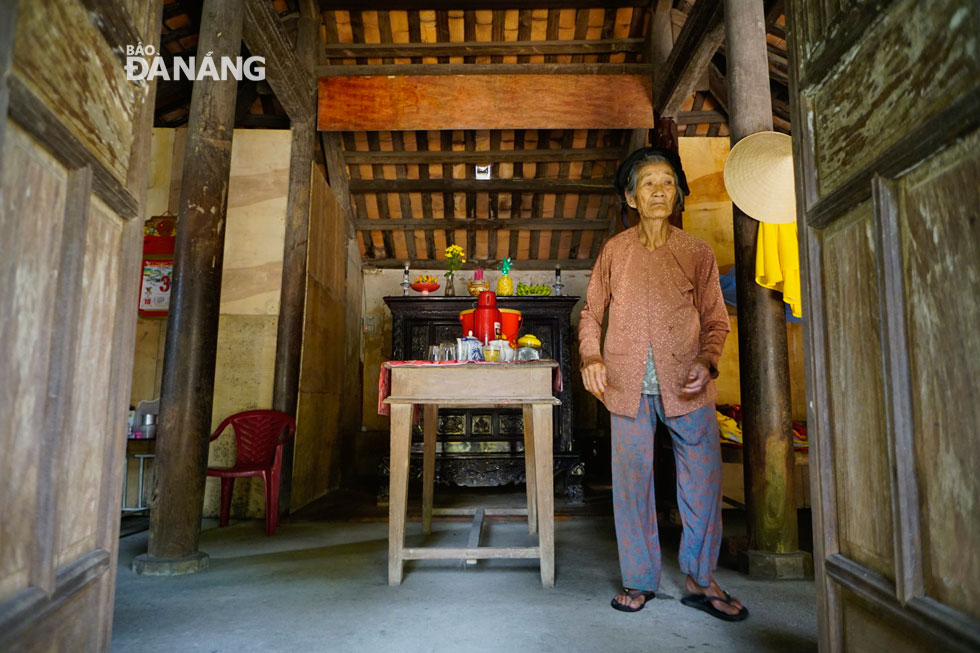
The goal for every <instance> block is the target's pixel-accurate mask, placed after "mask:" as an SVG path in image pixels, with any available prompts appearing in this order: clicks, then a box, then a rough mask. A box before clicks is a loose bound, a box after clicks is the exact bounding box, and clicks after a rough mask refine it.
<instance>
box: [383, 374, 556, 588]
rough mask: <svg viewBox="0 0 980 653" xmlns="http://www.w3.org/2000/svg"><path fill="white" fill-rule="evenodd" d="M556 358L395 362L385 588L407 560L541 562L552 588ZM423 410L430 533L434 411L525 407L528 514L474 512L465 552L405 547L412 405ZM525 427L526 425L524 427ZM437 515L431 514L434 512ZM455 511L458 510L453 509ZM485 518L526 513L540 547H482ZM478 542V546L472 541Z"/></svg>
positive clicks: (425, 525) (425, 514)
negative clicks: (497, 360) (489, 361)
mask: <svg viewBox="0 0 980 653" xmlns="http://www.w3.org/2000/svg"><path fill="white" fill-rule="evenodd" d="M557 366H558V363H556V362H555V361H525V362H519V363H494V364H482V365H481V364H475V363H471V364H464V365H425V364H418V365H411V364H409V365H392V364H390V363H385V367H386V368H387V369H389V370H390V374H391V393H390V394H389V396H388V398H387V399H385V403H386V404H388V405H389V406H390V407H391V486H390V496H389V519H388V584H389V585H399V584H400V583H401V581H402V569H403V565H404V562H405V560H432V559H437V560H476V559H488V558H539V559H540V561H541V584H542V585H544V586H545V587H552V586H554V584H555V535H554V521H555V520H554V516H555V507H554V467H553V465H554V462H553V459H552V441H553V437H554V434H553V420H552V410H553V407H554V406H556V405H558V404H560V401H559V400H558V399H556V398H555V397H554V396H553V395H552V383H553V381H552V377H553V375H554V370H555V368H556V367H557ZM415 405H421V406H422V408H423V432H424V444H423V473H422V484H423V486H422V488H423V489H422V531H423V533H424V534H426V535H428V534H430V533H431V532H432V515H433V509H432V495H433V485H434V482H435V456H436V416H437V413H438V408H439V406H440V405H441V406H457V407H461V406H463V407H470V406H480V407H500V406H514V405H521V406H523V408H524V424H525V429H524V461H525V463H524V464H525V474H526V479H527V509H526V510H523V509H522V510H506V511H502V510H495V511H493V512H492V513H491V512H490V511H484V510H482V509H474V510H473V511H472V512H473V513H474V514H475V515H476V520H475V523H474V530H475V532H476V534H477V536H476V537H475V538H473V537H471V539H470V542H469V546H467V547H465V548H446V547H414V548H408V547H406V546H405V516H406V510H407V497H408V468H409V451H410V448H411V440H412V417H413V412H414V406H415ZM528 424H529V425H530V428H527V425H528ZM438 512H439V511H436V513H437V514H438ZM456 514H459V511H456ZM485 514H497V515H500V514H520V515H527V521H528V530H529V531H530V533H531V534H532V535H533V534H535V533H537V535H538V546H530V547H486V546H479V526H480V525H481V522H482V518H483V516H484V515H485ZM474 540H475V541H474Z"/></svg>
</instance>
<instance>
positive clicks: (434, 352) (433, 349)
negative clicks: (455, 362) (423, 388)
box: [425, 345, 439, 363]
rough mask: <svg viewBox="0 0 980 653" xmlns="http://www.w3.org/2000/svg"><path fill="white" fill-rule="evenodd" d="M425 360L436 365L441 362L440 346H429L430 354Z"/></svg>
mask: <svg viewBox="0 0 980 653" xmlns="http://www.w3.org/2000/svg"><path fill="white" fill-rule="evenodd" d="M425 360H428V361H432V362H434V363H435V362H438V361H439V345H429V354H428V356H426V359H425Z"/></svg>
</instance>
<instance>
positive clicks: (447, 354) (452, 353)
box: [439, 342, 459, 361]
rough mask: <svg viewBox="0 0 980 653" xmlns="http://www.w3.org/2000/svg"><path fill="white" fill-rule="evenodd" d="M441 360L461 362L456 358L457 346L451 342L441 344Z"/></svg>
mask: <svg viewBox="0 0 980 653" xmlns="http://www.w3.org/2000/svg"><path fill="white" fill-rule="evenodd" d="M439 360H441V361H455V360H459V359H458V358H456V345H454V344H453V343H451V342H443V343H440V344H439Z"/></svg>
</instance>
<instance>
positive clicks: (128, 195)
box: [0, 0, 161, 651]
mask: <svg viewBox="0 0 980 653" xmlns="http://www.w3.org/2000/svg"><path fill="white" fill-rule="evenodd" d="M160 5H161V3H160V2H159V1H158V0H157V1H154V2H149V3H147V2H135V1H130V2H127V3H123V2H92V1H90V0H36V1H34V2H25V1H23V0H21V1H20V2H18V1H17V0H13V1H7V2H3V3H0V234H2V235H0V379H2V380H0V451H3V455H2V456H0V650H5V651H9V650H64V651H69V650H71V651H92V650H107V649H108V648H109V640H110V633H111V626H112V610H113V593H114V585H115V569H116V555H117V542H118V537H119V517H120V505H121V503H120V502H121V489H122V470H123V467H122V466H123V457H124V455H125V445H126V411H127V404H128V401H129V384H130V377H131V374H132V357H133V347H134V335H135V323H136V314H137V302H138V299H139V297H138V290H139V287H138V279H139V264H140V251H141V242H142V231H143V224H142V223H143V221H142V217H143V216H142V203H143V198H144V196H145V188H146V176H147V172H146V171H147V163H148V158H149V139H150V131H151V127H152V117H153V116H152V108H153V98H154V93H153V86H152V85H149V86H148V85H147V84H146V83H134V82H130V81H127V79H126V75H125V72H124V68H123V64H124V57H125V48H126V46H127V45H133V46H135V45H136V44H137V43H139V42H142V43H143V44H148V43H154V44H155V43H157V42H158V41H159V35H160V26H159V20H160V18H159V11H160Z"/></svg>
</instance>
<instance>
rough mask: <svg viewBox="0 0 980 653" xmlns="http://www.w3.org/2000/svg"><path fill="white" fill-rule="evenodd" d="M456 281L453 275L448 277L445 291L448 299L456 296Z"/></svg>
mask: <svg viewBox="0 0 980 653" xmlns="http://www.w3.org/2000/svg"><path fill="white" fill-rule="evenodd" d="M455 281H456V278H455V277H453V275H451V274H449V275H446V290H445V296H446V297H455V296H456V285H455Z"/></svg>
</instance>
